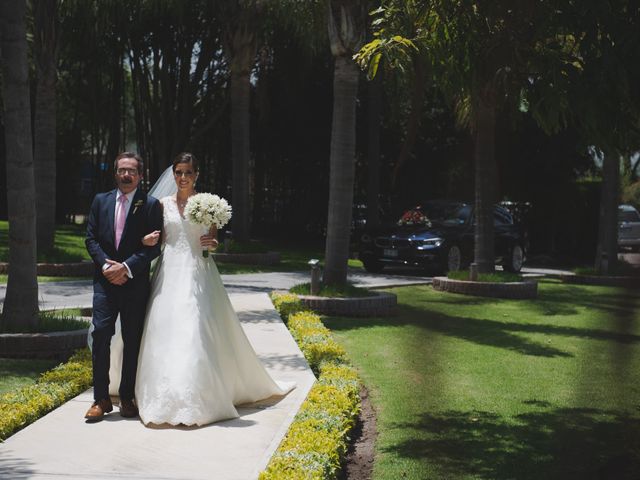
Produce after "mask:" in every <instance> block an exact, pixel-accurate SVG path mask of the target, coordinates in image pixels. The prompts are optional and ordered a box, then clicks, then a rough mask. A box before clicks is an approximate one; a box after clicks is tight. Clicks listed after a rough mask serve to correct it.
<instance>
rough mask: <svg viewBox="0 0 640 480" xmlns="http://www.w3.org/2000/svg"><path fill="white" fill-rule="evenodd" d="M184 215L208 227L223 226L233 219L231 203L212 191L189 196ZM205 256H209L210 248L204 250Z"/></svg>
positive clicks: (193, 221)
mask: <svg viewBox="0 0 640 480" xmlns="http://www.w3.org/2000/svg"><path fill="white" fill-rule="evenodd" d="M184 216H185V217H186V218H187V220H189V222H191V223H194V224H197V225H204V226H205V227H207V228H211V227H212V226H214V225H215V226H216V228H222V227H224V226H225V225H226V224H227V223H229V220H231V205H229V203H228V202H227V201H226V200H225V199H224V198H222V197H219V196H218V195H213V194H211V193H196V194H195V195H192V196H191V197H189V200H187V204H186V205H185V207H184ZM202 256H203V257H208V256H209V250H208V249H206V250H203V251H202Z"/></svg>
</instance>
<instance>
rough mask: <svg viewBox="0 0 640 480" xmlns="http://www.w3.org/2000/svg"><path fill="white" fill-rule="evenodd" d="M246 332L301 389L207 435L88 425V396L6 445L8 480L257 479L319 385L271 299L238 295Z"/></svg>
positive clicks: (268, 361) (0, 467)
mask: <svg viewBox="0 0 640 480" xmlns="http://www.w3.org/2000/svg"><path fill="white" fill-rule="evenodd" d="M231 300H232V302H233V305H234V308H235V309H236V311H238V313H239V317H240V320H241V322H242V326H243V328H244V330H245V332H246V333H247V336H248V337H249V340H250V341H251V344H252V345H253V347H254V349H255V350H256V352H257V353H258V355H259V357H260V359H261V360H262V362H263V363H264V364H265V365H266V367H267V369H268V371H269V373H270V374H271V375H272V376H273V377H274V378H275V379H277V380H285V381H287V380H293V381H295V382H296V383H297V388H296V389H294V390H293V391H292V392H291V393H289V394H288V395H287V396H285V397H283V398H272V399H269V400H265V401H261V402H258V403H256V404H251V405H247V406H244V407H243V408H239V413H240V418H238V419H234V420H228V421H224V422H218V423H215V424H213V425H209V426H206V427H202V428H186V427H184V428H146V427H145V426H144V425H143V424H142V423H141V422H140V421H139V420H137V419H134V420H132V419H124V418H122V417H120V415H119V414H117V413H115V412H116V411H117V407H116V408H115V409H114V413H111V414H109V415H107V417H106V418H105V420H104V421H102V422H99V423H96V424H87V423H85V422H84V420H83V416H84V413H85V411H86V410H87V409H88V408H89V406H90V404H91V401H92V395H91V391H87V392H85V393H83V394H81V395H80V396H78V397H76V398H74V399H73V400H71V401H69V402H67V403H66V404H64V405H63V406H61V407H60V408H58V409H56V410H54V411H53V412H51V413H50V414H49V415H47V416H45V417H43V418H42V419H40V420H38V421H37V422H35V423H34V424H32V425H30V426H29V427H27V428H25V429H24V430H22V431H20V432H18V433H17V434H15V435H14V436H12V437H10V438H9V439H8V440H7V441H6V442H5V443H3V444H0V478H3V479H4V478H6V479H54V478H55V479H61V478H77V479H113V478H118V479H220V480H236V479H237V480H248V479H255V478H257V475H258V472H260V470H262V469H264V468H265V466H266V465H267V463H268V461H269V458H270V457H271V455H272V454H273V452H274V450H275V449H276V448H277V446H278V444H279V443H280V441H281V440H282V438H283V437H284V434H285V433H286V431H287V429H288V428H289V425H290V423H291V421H292V420H293V417H294V416H295V414H296V412H297V411H298V409H299V407H300V404H301V403H302V402H303V401H304V399H305V397H306V395H307V393H308V391H309V389H310V388H311V386H312V385H313V382H314V381H315V377H314V376H313V373H312V372H311V370H310V369H309V367H308V365H307V362H306V361H305V359H304V357H303V356H302V353H301V352H300V350H299V349H298V346H297V345H296V343H295V341H294V340H293V338H292V337H291V335H290V334H289V331H288V330H287V328H286V326H285V325H284V324H283V323H282V321H281V320H280V317H279V315H278V314H277V313H276V311H275V310H274V309H273V306H272V304H271V301H270V300H269V298H268V296H267V294H265V293H235V294H232V295H231Z"/></svg>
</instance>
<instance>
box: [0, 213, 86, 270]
mask: <svg viewBox="0 0 640 480" xmlns="http://www.w3.org/2000/svg"><path fill="white" fill-rule="evenodd" d="M85 231H86V228H85V227H83V226H81V225H58V226H57V227H56V233H55V239H54V243H55V246H54V247H53V249H52V250H51V251H49V252H44V253H40V254H38V262H40V263H71V262H81V261H82V260H89V259H90V257H89V254H88V253H87V249H86V247H85V245H84V237H85ZM7 261H9V222H7V221H6V220H4V221H0V262H7Z"/></svg>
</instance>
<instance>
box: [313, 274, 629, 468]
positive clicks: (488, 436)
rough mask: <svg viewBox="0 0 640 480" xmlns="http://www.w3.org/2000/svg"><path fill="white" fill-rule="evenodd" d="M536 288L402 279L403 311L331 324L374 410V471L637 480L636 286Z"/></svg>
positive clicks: (399, 291) (546, 285)
mask: <svg viewBox="0 0 640 480" xmlns="http://www.w3.org/2000/svg"><path fill="white" fill-rule="evenodd" d="M539 288H540V291H539V293H540V295H539V298H538V299H537V300H532V301H522V300H519V301H506V300H496V299H487V298H479V297H469V296H462V295H455V294H447V293H442V292H436V291H434V290H433V289H431V287H428V286H422V287H404V288H397V289H392V290H390V291H392V292H394V293H396V294H397V295H398V300H399V303H400V311H399V314H398V315H397V316H396V317H393V318H386V319H382V318H364V319H346V318H345V319H343V318H325V321H326V324H327V326H328V327H329V328H331V329H332V330H333V331H334V333H335V334H336V337H337V338H338V340H339V341H340V342H341V343H342V344H343V345H344V346H345V347H346V349H347V351H348V353H349V354H350V357H351V359H352V361H353V363H354V365H355V366H356V367H357V368H358V369H359V370H360V372H361V376H362V378H363V380H364V382H365V384H366V385H367V387H368V388H369V389H370V391H371V394H372V400H373V403H374V406H375V408H376V410H377V412H378V430H379V438H378V442H377V446H376V462H375V471H374V478H375V479H377V480H380V479H390V480H391V479H393V480H395V479H416V480H418V479H419V480H423V479H431V478H433V479H596V478H600V477H599V476H598V472H599V470H600V469H604V470H605V471H607V472H608V474H609V476H604V477H602V478H612V479H613V478H616V479H624V478H637V477H634V476H633V475H636V472H638V471H640V325H639V321H640V297H639V296H638V293H637V292H632V291H630V290H624V289H619V288H613V287H592V286H575V285H565V284H560V283H557V282H554V281H544V282H543V283H541V284H540V286H539ZM616 469H618V470H616ZM625 472H626V473H625Z"/></svg>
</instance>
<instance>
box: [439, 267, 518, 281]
mask: <svg viewBox="0 0 640 480" xmlns="http://www.w3.org/2000/svg"><path fill="white" fill-rule="evenodd" d="M447 277H448V278H450V279H452V280H469V270H459V271H456V272H449V273H447ZM476 281H477V282H493V283H508V282H521V281H522V275H519V274H517V273H511V272H493V273H479V274H478V280H476Z"/></svg>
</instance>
